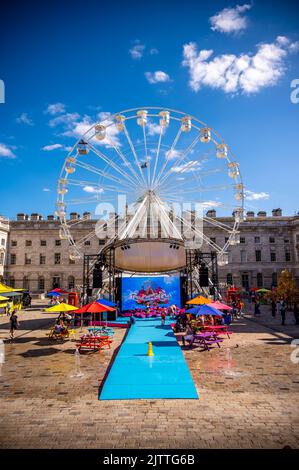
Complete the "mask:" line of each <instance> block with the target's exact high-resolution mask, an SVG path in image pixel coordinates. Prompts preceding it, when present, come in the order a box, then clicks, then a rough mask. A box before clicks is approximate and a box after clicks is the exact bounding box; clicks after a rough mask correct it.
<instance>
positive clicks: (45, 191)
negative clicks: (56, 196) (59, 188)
mask: <svg viewBox="0 0 299 470" xmlns="http://www.w3.org/2000/svg"><path fill="white" fill-rule="evenodd" d="M43 192H44V193H50V192H51V189H49V188H43Z"/></svg>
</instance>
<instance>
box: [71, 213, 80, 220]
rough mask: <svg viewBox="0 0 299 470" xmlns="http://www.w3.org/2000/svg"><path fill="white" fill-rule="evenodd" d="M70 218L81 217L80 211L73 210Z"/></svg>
mask: <svg viewBox="0 0 299 470" xmlns="http://www.w3.org/2000/svg"><path fill="white" fill-rule="evenodd" d="M70 219H71V220H76V219H80V214H78V212H71V213H70Z"/></svg>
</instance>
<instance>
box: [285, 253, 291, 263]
mask: <svg viewBox="0 0 299 470" xmlns="http://www.w3.org/2000/svg"><path fill="white" fill-rule="evenodd" d="M285 260H286V261H291V253H290V252H289V251H286V252H285Z"/></svg>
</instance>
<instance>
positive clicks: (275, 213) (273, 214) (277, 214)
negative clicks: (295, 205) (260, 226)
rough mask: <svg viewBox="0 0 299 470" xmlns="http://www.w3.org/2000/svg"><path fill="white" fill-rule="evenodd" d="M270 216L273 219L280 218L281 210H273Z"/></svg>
mask: <svg viewBox="0 0 299 470" xmlns="http://www.w3.org/2000/svg"><path fill="white" fill-rule="evenodd" d="M272 216H273V217H281V216H282V210H281V209H273V211H272Z"/></svg>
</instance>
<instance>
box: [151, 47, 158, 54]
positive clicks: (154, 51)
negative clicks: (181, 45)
mask: <svg viewBox="0 0 299 470" xmlns="http://www.w3.org/2000/svg"><path fill="white" fill-rule="evenodd" d="M149 53H150V55H156V54H159V51H158V49H156V48H155V47H152V48H151V49H150V50H149Z"/></svg>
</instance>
